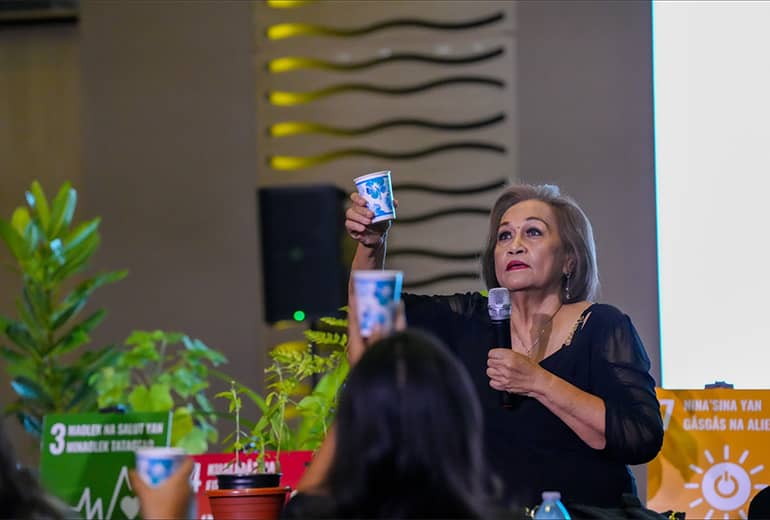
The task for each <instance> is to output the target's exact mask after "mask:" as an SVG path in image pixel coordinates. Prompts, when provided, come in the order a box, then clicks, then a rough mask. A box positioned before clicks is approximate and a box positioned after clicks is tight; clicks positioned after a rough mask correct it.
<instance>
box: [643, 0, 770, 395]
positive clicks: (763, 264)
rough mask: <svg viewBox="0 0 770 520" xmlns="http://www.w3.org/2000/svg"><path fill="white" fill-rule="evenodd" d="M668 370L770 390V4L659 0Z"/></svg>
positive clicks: (678, 380)
mask: <svg viewBox="0 0 770 520" xmlns="http://www.w3.org/2000/svg"><path fill="white" fill-rule="evenodd" d="M653 62H654V97H655V149H656V183H657V210H658V265H659V270H660V281H659V283H660V324H661V377H662V384H663V386H664V387H665V388H703V385H704V384H707V383H713V382H714V381H716V380H723V381H726V382H728V383H732V384H734V385H735V388H743V389H746V388H770V190H769V189H768V188H769V187H770V2H766V1H690V0H685V1H676V2H654V3H653Z"/></svg>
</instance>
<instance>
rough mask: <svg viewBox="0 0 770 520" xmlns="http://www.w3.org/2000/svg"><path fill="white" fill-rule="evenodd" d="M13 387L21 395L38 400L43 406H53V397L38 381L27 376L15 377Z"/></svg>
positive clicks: (30, 399) (23, 397)
mask: <svg viewBox="0 0 770 520" xmlns="http://www.w3.org/2000/svg"><path fill="white" fill-rule="evenodd" d="M11 387H12V388H13V390H14V391H15V392H16V393H17V394H18V395H19V397H21V398H22V399H26V400H28V401H37V402H39V403H40V404H41V405H42V406H43V407H46V408H50V407H52V406H53V399H52V398H51V396H50V395H48V392H46V391H45V390H44V389H43V388H42V387H41V386H40V385H39V384H38V383H37V382H35V381H32V380H31V379H29V378H27V377H22V376H19V377H15V378H13V380H12V381H11Z"/></svg>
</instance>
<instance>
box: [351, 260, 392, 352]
mask: <svg viewBox="0 0 770 520" xmlns="http://www.w3.org/2000/svg"><path fill="white" fill-rule="evenodd" d="M403 278H404V273H403V272H402V271H380V270H377V271H353V289H354V291H355V295H356V307H357V311H358V312H357V317H358V327H359V330H360V331H361V336H363V337H365V338H367V337H369V336H371V335H372V333H373V332H374V330H375V329H377V330H378V331H379V332H382V333H383V334H389V333H391V332H393V329H394V328H395V316H396V309H397V305H398V302H399V301H401V284H402V283H403Z"/></svg>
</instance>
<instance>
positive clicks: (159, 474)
mask: <svg viewBox="0 0 770 520" xmlns="http://www.w3.org/2000/svg"><path fill="white" fill-rule="evenodd" d="M186 456H187V454H186V453H185V451H184V450H183V449H180V448H140V449H138V450H136V472H137V473H138V474H139V476H140V477H142V478H143V479H144V481H145V482H147V484H149V485H150V486H153V487H154V486H157V485H158V484H160V483H161V482H163V481H164V480H166V479H167V478H168V477H170V476H171V474H172V473H174V472H175V471H176V470H177V469H179V466H180V465H181V464H182V461H183V460H184V458H185V457H186Z"/></svg>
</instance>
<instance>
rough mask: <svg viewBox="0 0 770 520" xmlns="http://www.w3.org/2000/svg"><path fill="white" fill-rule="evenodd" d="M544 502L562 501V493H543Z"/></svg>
mask: <svg viewBox="0 0 770 520" xmlns="http://www.w3.org/2000/svg"><path fill="white" fill-rule="evenodd" d="M543 500H561V493H559V492H558V491H543Z"/></svg>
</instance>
